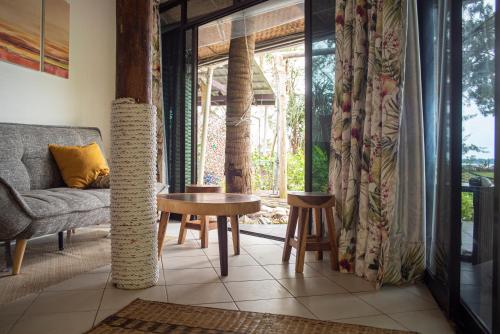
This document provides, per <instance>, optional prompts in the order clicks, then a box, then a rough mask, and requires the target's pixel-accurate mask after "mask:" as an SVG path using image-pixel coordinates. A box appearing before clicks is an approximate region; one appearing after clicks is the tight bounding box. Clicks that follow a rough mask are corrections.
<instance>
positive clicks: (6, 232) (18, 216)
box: [0, 123, 110, 274]
mask: <svg viewBox="0 0 500 334" xmlns="http://www.w3.org/2000/svg"><path fill="white" fill-rule="evenodd" d="M93 141H95V142H97V143H98V144H99V145H100V146H101V149H102V150H103V152H104V149H103V147H102V139H101V134H100V131H99V129H97V128H82V127H59V126H41V125H25V124H9V123H0V241H4V242H6V243H5V245H6V247H7V248H10V242H11V241H12V240H16V247H15V252H14V257H13V260H12V273H13V274H17V273H19V270H20V267H21V263H22V258H23V255H24V250H25V248H26V242H27V240H28V239H30V238H33V237H38V236H44V235H48V234H53V233H60V235H59V237H60V248H61V247H62V244H61V242H62V232H63V231H67V230H72V229H75V228H77V227H83V226H88V225H95V224H101V223H107V222H109V221H110V192H109V189H86V190H79V189H71V188H67V187H66V185H65V183H64V181H63V180H62V177H61V174H60V173H59V169H58V167H57V165H56V163H55V161H54V159H53V158H52V155H51V154H50V152H49V149H48V144H60V145H85V144H88V143H90V142H93Z"/></svg>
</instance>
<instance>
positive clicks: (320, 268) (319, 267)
mask: <svg viewBox="0 0 500 334" xmlns="http://www.w3.org/2000/svg"><path fill="white" fill-rule="evenodd" d="M307 265H308V266H310V267H311V268H313V269H314V270H316V271H317V272H319V273H321V274H322V275H323V276H334V275H337V274H339V272H338V271H336V270H333V269H332V266H331V265H330V261H329V260H326V261H325V260H323V261H321V262H308V263H307Z"/></svg>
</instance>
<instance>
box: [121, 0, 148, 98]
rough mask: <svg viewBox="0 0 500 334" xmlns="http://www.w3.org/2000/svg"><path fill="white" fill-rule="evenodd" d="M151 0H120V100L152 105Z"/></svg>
mask: <svg viewBox="0 0 500 334" xmlns="http://www.w3.org/2000/svg"><path fill="white" fill-rule="evenodd" d="M152 18H153V3H152V1H151V0H117V1H116V98H117V99H118V98H121V97H132V98H134V99H135V100H136V102H138V103H148V104H151V86H152V84H151V82H152V80H151V71H152V67H151V62H152V58H151V38H152V27H153V26H152V24H153V20H152Z"/></svg>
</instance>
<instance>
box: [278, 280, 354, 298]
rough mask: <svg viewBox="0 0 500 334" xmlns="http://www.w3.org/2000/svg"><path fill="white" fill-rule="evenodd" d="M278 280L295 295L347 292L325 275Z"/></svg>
mask: <svg viewBox="0 0 500 334" xmlns="http://www.w3.org/2000/svg"><path fill="white" fill-rule="evenodd" d="M278 282H280V284H281V285H283V286H284V287H285V288H286V289H287V290H288V291H290V293H291V294H292V295H294V296H295V297H301V296H315V295H326V294H335V293H346V292H347V291H346V290H345V289H344V288H342V287H340V286H339V285H337V284H335V283H333V282H332V281H330V280H328V279H327V278H325V277H306V278H285V279H280V280H278Z"/></svg>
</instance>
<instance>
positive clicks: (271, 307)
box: [236, 298, 315, 319]
mask: <svg viewBox="0 0 500 334" xmlns="http://www.w3.org/2000/svg"><path fill="white" fill-rule="evenodd" d="M236 304H237V305H238V307H239V309H240V310H242V311H250V312H263V313H274V314H286V315H292V316H297V317H305V318H313V319H314V318H315V317H314V315H313V314H312V313H311V312H310V311H309V310H308V309H307V308H306V307H305V306H304V305H302V304H301V303H299V302H298V301H297V300H296V299H295V298H280V299H267V300H248V301H242V302H236Z"/></svg>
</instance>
